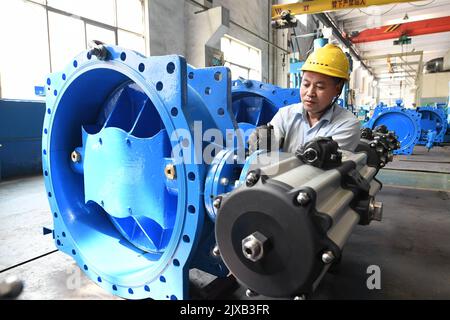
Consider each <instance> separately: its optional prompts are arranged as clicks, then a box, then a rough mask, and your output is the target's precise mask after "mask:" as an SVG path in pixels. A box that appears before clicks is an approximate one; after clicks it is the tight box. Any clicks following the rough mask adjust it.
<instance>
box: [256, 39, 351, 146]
mask: <svg viewBox="0 0 450 320" xmlns="http://www.w3.org/2000/svg"><path fill="white" fill-rule="evenodd" d="M301 70H302V71H303V74H302V81H301V84H300V96H301V101H302V102H300V103H296V104H292V105H289V106H286V107H284V108H281V109H279V110H278V112H277V114H276V115H275V116H274V117H273V119H272V120H271V121H270V123H269V125H267V126H261V127H258V128H257V129H256V130H255V131H254V132H253V133H252V134H251V135H250V137H249V151H250V153H253V152H254V151H255V150H256V149H260V148H261V147H259V146H260V145H262V143H261V142H262V140H263V139H267V136H270V135H268V134H267V130H268V129H269V128H271V127H272V126H273V134H272V136H274V137H275V139H274V141H276V145H277V146H279V147H280V148H281V151H284V152H291V153H294V152H295V151H296V150H297V148H298V147H299V146H301V145H303V144H305V143H307V142H309V141H310V140H312V139H314V138H315V137H320V136H321V137H332V139H333V140H335V141H336V142H337V143H338V144H339V147H340V148H341V149H343V150H349V151H354V150H355V148H356V147H357V145H358V143H359V140H360V123H359V121H358V119H357V118H356V117H355V116H354V115H353V113H351V112H350V111H348V110H345V109H343V108H341V107H339V105H337V104H336V101H337V99H338V97H339V96H340V94H341V91H342V89H343V87H344V84H345V82H346V81H348V80H349V62H348V59H347V57H346V55H345V54H344V52H343V51H342V50H341V49H340V48H339V47H338V46H336V45H333V44H327V45H325V46H324V47H321V48H318V49H316V50H314V51H313V52H312V53H311V54H310V55H309V57H308V58H307V59H306V62H305V63H304V65H303V66H302V68H301ZM271 129H272V128H271ZM264 143H267V142H264ZM272 145H273V144H272ZM266 146H267V144H266Z"/></svg>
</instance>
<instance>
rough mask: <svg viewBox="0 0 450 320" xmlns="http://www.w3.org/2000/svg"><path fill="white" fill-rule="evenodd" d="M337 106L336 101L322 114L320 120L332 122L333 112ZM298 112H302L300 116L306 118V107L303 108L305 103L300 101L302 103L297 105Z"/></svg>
mask: <svg viewBox="0 0 450 320" xmlns="http://www.w3.org/2000/svg"><path fill="white" fill-rule="evenodd" d="M335 108H336V103H335V104H333V105H332V106H331V108H329V109H328V110H327V111H326V112H325V113H324V114H323V115H322V117H321V118H320V120H319V122H321V121H328V122H331V118H332V117H333V113H334V110H335ZM296 112H297V113H298V114H300V116H301V117H302V118H304V119H306V111H305V109H304V108H303V103H301V102H300V103H299V104H298V105H297V107H296Z"/></svg>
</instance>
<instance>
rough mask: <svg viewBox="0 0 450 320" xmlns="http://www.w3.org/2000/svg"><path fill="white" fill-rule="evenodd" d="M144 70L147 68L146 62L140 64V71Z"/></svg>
mask: <svg viewBox="0 0 450 320" xmlns="http://www.w3.org/2000/svg"><path fill="white" fill-rule="evenodd" d="M144 70H145V64H143V63H140V64H139V71H140V72H144Z"/></svg>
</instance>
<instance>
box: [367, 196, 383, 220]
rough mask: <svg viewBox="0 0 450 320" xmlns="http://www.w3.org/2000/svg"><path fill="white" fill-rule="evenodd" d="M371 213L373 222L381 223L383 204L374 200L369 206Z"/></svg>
mask: <svg viewBox="0 0 450 320" xmlns="http://www.w3.org/2000/svg"><path fill="white" fill-rule="evenodd" d="M369 212H370V214H371V216H372V220H375V221H381V219H382V218H383V203H382V202H379V201H375V200H374V199H373V198H372V200H371V201H370V204H369Z"/></svg>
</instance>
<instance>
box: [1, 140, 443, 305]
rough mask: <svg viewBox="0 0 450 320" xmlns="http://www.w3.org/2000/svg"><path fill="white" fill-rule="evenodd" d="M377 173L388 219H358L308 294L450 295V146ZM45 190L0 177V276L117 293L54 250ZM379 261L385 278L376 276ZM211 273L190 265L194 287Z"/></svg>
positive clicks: (31, 288) (31, 287) (237, 293)
mask: <svg viewBox="0 0 450 320" xmlns="http://www.w3.org/2000/svg"><path fill="white" fill-rule="evenodd" d="M378 178H379V180H381V181H382V182H383V183H384V186H383V188H382V190H381V191H380V192H379V194H378V196H377V200H378V201H382V202H383V203H384V213H383V221H382V222H372V223H371V224H370V225H369V226H357V228H356V230H355V231H354V233H353V234H352V235H351V237H350V239H349V241H348V243H347V245H346V246H345V248H344V251H343V257H342V261H341V263H340V265H339V266H338V267H337V269H336V270H335V271H334V272H333V273H327V274H326V275H325V277H324V278H323V280H322V281H321V283H320V284H319V286H318V288H317V290H316V291H315V293H314V294H313V295H312V296H311V297H310V298H311V299H450V146H444V147H436V148H433V149H431V150H430V152H427V151H426V149H425V148H424V147H421V146H416V148H415V150H414V153H413V155H410V156H399V157H397V158H396V160H395V161H394V162H393V163H391V164H390V165H389V166H388V167H387V168H386V169H383V170H382V171H381V172H380V173H379V174H378ZM45 195H46V193H45V190H44V185H43V179H42V177H41V176H35V177H26V178H20V179H15V180H9V181H2V182H0V281H1V280H3V279H6V278H7V277H8V276H12V275H13V276H17V277H19V278H20V279H21V280H22V281H23V282H24V285H25V286H24V290H23V292H22V294H21V295H20V296H19V299H52V300H53V299H119V298H117V297H115V296H112V295H110V294H109V293H107V292H105V291H104V290H103V289H101V288H100V287H98V286H97V285H96V284H95V283H93V282H91V281H90V280H89V279H88V278H87V277H86V276H84V274H83V273H82V272H81V271H80V270H79V268H78V267H77V265H76V264H75V263H74V261H73V260H72V259H71V258H70V257H68V256H67V255H65V254H63V253H61V252H59V251H56V249H55V245H54V243H53V239H52V237H51V234H49V235H45V236H44V235H43V234H42V228H43V227H48V228H50V229H51V228H52V217H51V214H50V212H49V210H48V202H47V198H46V196H45ZM374 266H375V267H374ZM374 268H375V269H377V270H379V276H380V277H379V278H378V279H379V282H377V281H375V282H374V281H372V280H373V279H374V278H373V275H374V273H373V272H374V271H373V270H374ZM378 268H379V269H378ZM212 279H213V277H211V276H209V277H208V276H207V275H205V274H203V273H201V272H198V271H195V270H193V271H191V280H192V286H193V289H195V288H201V287H203V288H207V285H208V283H209V282H210V281H211V280H212ZM368 282H369V284H370V283H372V284H376V285H375V288H372V289H369V288H368V286H367V283H368ZM378 284H379V288H377V285H378ZM218 287H220V286H218ZM226 287H227V286H226V285H222V288H223V292H216V293H215V295H214V297H216V298H221V299H249V298H247V297H246V296H245V294H244V293H245V288H242V287H233V286H231V287H230V286H228V289H224V288H226ZM208 288H209V289H210V287H208ZM230 288H232V289H230ZM216 290H219V289H216ZM199 296H200V297H201V296H202V294H200V295H199ZM209 297H211V296H209ZM258 298H262V299H264V297H258Z"/></svg>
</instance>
